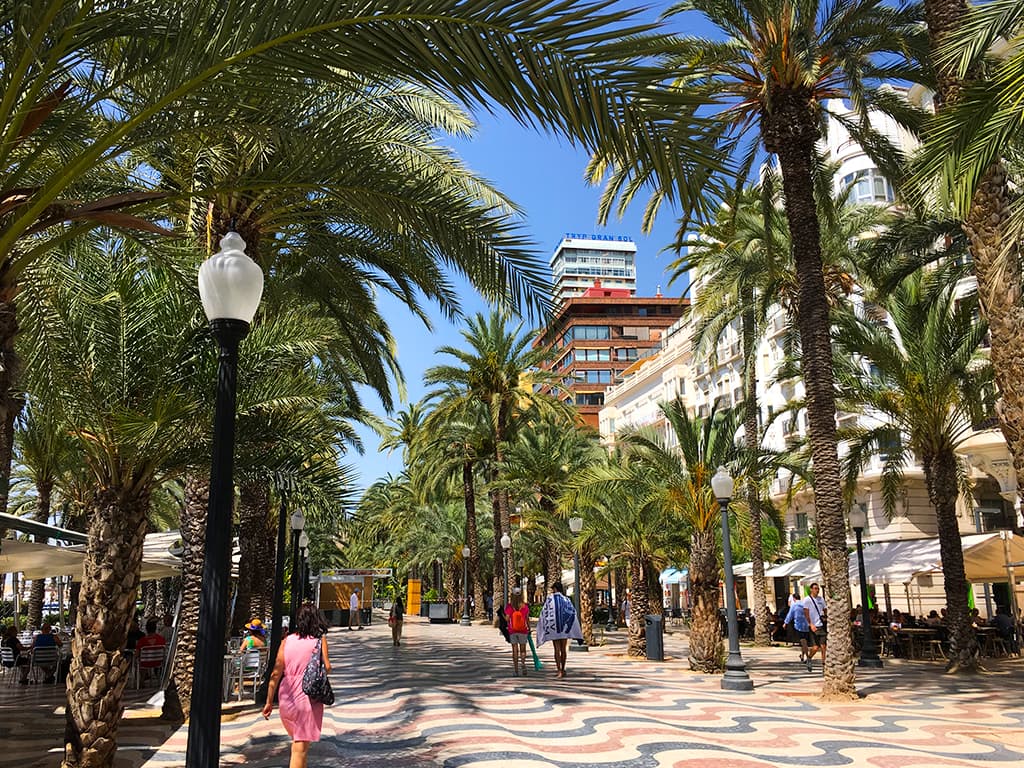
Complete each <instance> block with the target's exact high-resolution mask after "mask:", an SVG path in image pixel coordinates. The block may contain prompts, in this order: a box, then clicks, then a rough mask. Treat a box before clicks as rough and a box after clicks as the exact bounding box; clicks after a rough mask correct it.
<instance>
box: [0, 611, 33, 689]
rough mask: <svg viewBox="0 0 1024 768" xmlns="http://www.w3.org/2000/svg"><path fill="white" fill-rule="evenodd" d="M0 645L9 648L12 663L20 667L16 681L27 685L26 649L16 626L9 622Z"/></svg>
mask: <svg viewBox="0 0 1024 768" xmlns="http://www.w3.org/2000/svg"><path fill="white" fill-rule="evenodd" d="M0 645H2V646H3V647H4V648H10V649H11V653H12V654H13V656H14V662H13V665H14V666H15V667H19V668H20V669H21V676H20V677H19V678H18V682H19V683H21V684H22V685H28V649H26V648H25V646H23V645H22V644H21V641H20V640H19V639H18V629H17V627H15V626H14V625H13V624H11V625H9V626H8V627H7V628H6V629H4V638H3V641H2V642H0Z"/></svg>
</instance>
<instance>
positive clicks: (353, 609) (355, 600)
mask: <svg viewBox="0 0 1024 768" xmlns="http://www.w3.org/2000/svg"><path fill="white" fill-rule="evenodd" d="M353 624H354V625H355V626H357V627H358V628H359V629H362V628H363V620H362V618H361V617H360V616H359V590H358V589H353V590H352V594H351V595H349V598H348V628H349V631H352V625H353Z"/></svg>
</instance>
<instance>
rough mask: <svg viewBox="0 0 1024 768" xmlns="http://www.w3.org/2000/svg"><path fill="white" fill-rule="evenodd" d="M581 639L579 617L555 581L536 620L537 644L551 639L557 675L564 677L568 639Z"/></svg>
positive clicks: (563, 590)
mask: <svg viewBox="0 0 1024 768" xmlns="http://www.w3.org/2000/svg"><path fill="white" fill-rule="evenodd" d="M582 639H583V631H582V630H581V629H580V617H579V616H577V615H576V609H575V608H574V607H573V604H572V601H571V600H569V598H567V597H566V596H565V589H564V588H563V587H562V585H561V583H559V582H557V581H556V582H555V583H554V584H552V585H551V594H550V595H548V599H547V600H545V601H544V607H543V608H541V609H540V618H539V619H538V620H537V645H538V646H540V645H543V644H544V643H546V642H547V641H548V640H550V641H551V644H552V646H554V649H555V667H556V668H557V669H558V674H557V677H565V657H566V649H567V647H568V645H569V640H582Z"/></svg>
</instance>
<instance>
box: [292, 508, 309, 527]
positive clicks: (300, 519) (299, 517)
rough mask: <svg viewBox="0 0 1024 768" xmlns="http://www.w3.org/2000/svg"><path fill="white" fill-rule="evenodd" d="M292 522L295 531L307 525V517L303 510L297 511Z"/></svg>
mask: <svg viewBox="0 0 1024 768" xmlns="http://www.w3.org/2000/svg"><path fill="white" fill-rule="evenodd" d="M291 523H292V530H293V531H301V530H302V529H303V528H305V527H306V518H305V516H304V515H303V514H302V512H301V511H300V512H296V513H295V514H293V515H292V520H291Z"/></svg>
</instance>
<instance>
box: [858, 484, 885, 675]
mask: <svg viewBox="0 0 1024 768" xmlns="http://www.w3.org/2000/svg"><path fill="white" fill-rule="evenodd" d="M867 525H868V513H867V512H865V511H864V509H863V508H862V507H861V505H860V504H851V505H850V527H851V528H853V533H854V535H855V536H856V537H857V570H858V572H859V574H860V607H861V617H860V628H861V642H860V661H858V662H857V666H859V667H874V668H876V669H878V668H880V667H881V666H882V659H881V658H879V656H878V646H877V645H875V637H874V633H873V632H872V631H871V614H870V613H868V581H867V577H866V576H865V574H864V540H863V536H864V529H865V528H867Z"/></svg>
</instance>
